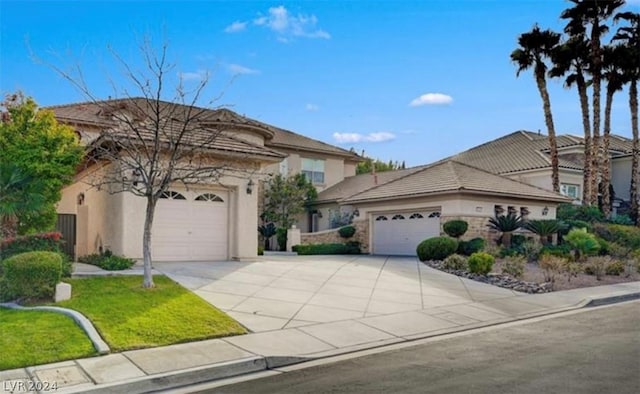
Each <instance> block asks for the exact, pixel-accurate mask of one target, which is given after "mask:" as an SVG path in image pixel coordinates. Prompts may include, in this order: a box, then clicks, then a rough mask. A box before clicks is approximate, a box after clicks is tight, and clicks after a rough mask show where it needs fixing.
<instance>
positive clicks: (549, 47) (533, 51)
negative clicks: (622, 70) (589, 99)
mask: <svg viewBox="0 0 640 394" xmlns="http://www.w3.org/2000/svg"><path fill="white" fill-rule="evenodd" d="M559 42H560V34H559V33H556V32H554V31H552V30H549V29H547V30H544V31H543V30H540V27H538V25H535V26H534V27H533V29H532V30H531V31H530V32H527V33H522V34H521V35H520V36H519V37H518V45H519V47H518V48H517V49H516V50H514V51H513V52H511V61H513V62H514V63H515V64H516V65H517V67H518V71H517V72H516V75H518V76H519V75H520V73H521V72H523V71H525V70H528V69H530V68H531V67H533V75H534V77H535V80H536V85H537V86H538V91H539V92H540V97H541V98H542V109H543V111H544V121H545V123H546V126H547V134H548V136H549V148H550V155H551V184H552V185H553V190H554V191H556V192H559V191H560V176H559V174H558V143H557V141H556V130H555V127H554V125H553V115H552V114H551V100H550V99H549V91H548V90H547V78H546V74H547V69H548V66H547V63H546V61H547V60H548V59H550V57H551V53H552V52H553V49H554V48H555V47H556V46H557V45H558V43H559Z"/></svg>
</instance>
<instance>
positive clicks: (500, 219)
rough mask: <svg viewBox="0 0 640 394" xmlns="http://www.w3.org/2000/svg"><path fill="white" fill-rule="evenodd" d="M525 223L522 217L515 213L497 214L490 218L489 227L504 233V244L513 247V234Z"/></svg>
mask: <svg viewBox="0 0 640 394" xmlns="http://www.w3.org/2000/svg"><path fill="white" fill-rule="evenodd" d="M523 225H524V222H523V221H522V218H521V217H520V216H517V215H516V214H514V213H510V214H508V215H506V216H505V215H497V216H496V217H494V218H490V219H489V223H488V224H487V227H489V228H490V229H492V230H496V231H500V232H501V233H502V245H504V247H506V248H510V247H511V234H512V233H513V232H514V231H516V230H517V229H519V228H521V227H522V226H523Z"/></svg>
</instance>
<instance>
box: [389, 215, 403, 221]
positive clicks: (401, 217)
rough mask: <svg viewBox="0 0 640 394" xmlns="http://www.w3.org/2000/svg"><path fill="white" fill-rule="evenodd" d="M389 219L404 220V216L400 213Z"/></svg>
mask: <svg viewBox="0 0 640 394" xmlns="http://www.w3.org/2000/svg"><path fill="white" fill-rule="evenodd" d="M391 220H404V216H402V215H395V216H394V217H392V218H391Z"/></svg>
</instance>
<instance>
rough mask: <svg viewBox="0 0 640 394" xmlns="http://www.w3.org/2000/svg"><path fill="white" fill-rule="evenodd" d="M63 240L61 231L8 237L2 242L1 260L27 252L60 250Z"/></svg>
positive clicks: (0, 248)
mask: <svg viewBox="0 0 640 394" xmlns="http://www.w3.org/2000/svg"><path fill="white" fill-rule="evenodd" d="M62 242H63V241H62V234H60V233H59V232H50V233H41V234H33V235H24V236H20V237H15V238H7V239H5V240H3V241H2V243H0V260H1V259H8V258H9V257H11V256H14V255H16V254H19V253H25V252H36V251H46V252H60V250H61V247H62Z"/></svg>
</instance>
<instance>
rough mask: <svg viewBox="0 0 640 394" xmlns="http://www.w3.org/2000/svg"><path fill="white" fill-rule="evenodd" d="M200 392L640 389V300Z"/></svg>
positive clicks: (507, 391) (471, 391)
mask: <svg viewBox="0 0 640 394" xmlns="http://www.w3.org/2000/svg"><path fill="white" fill-rule="evenodd" d="M201 388H202V386H200V388H199V389H198V390H200V389H201ZM193 392H200V393H296V394H299V393H536V394H539V393H634V394H635V393H640V301H635V302H627V303H623V304H617V305H612V306H608V307H604V308H597V309H589V310H586V311H584V312H581V313H573V314H568V315H561V316H558V317H554V318H552V319H548V320H543V321H534V322H531V323H527V324H522V325H515V326H514V325H509V326H504V327H496V328H495V329H491V330H485V331H482V332H475V333H471V334H469V335H465V336H458V337H455V338H448V339H444V340H441V341H434V342H430V343H426V344H422V345H418V346H414V347H408V348H404V349H399V350H394V351H389V352H384V353H379V354H375V355H370V356H364V357H360V358H353V359H349V360H346V361H340V362H336V363H330V364H325V365H320V366H315V367H310V368H304V369H299V370H295V371H291V372H286V373H282V374H278V375H275V376H271V377H267V378H262V379H256V380H248V381H245V382H242V383H238V384H234V385H227V386H223V387H217V388H213V389H209V390H204V391H202V390H200V391H196V390H195V389H194V391H193Z"/></svg>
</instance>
